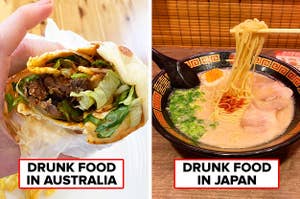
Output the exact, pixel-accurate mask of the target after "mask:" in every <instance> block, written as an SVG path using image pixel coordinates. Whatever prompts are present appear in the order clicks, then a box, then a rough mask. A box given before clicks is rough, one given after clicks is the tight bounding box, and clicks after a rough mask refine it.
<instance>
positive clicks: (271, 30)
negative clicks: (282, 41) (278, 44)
mask: <svg viewBox="0 0 300 199" xmlns="http://www.w3.org/2000/svg"><path fill="white" fill-rule="evenodd" d="M234 32H235V31H234V29H230V33H234ZM257 32H258V33H300V29H299V28H268V29H261V30H259V31H257Z"/></svg>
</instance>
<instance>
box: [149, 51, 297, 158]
mask: <svg viewBox="0 0 300 199" xmlns="http://www.w3.org/2000/svg"><path fill="white" fill-rule="evenodd" d="M235 57H236V53H235V52H233V51H224V52H209V53H203V54H196V55H194V56H191V57H188V58H185V59H183V60H180V61H179V62H180V63H185V64H187V65H188V66H189V67H191V68H192V69H193V70H194V71H195V72H196V73H197V75H198V77H199V79H200V82H201V83H200V85H199V86H197V87H195V88H191V89H177V88H174V87H172V86H171V83H170V79H169V76H168V74H167V73H166V72H165V71H164V70H162V71H161V72H160V73H159V74H158V75H157V76H156V77H155V78H154V79H153V84H152V85H153V91H152V111H153V125H154V127H155V128H156V129H157V131H158V132H159V133H160V134H162V135H163V136H164V137H165V138H167V139H168V140H169V141H171V142H172V143H173V144H174V145H175V146H178V147H180V148H183V149H186V150H188V151H193V152H196V153H199V154H207V155H217V156H254V155H260V154H266V153H269V152H274V151H277V150H278V149H281V148H283V147H285V146H287V145H289V144H291V143H293V142H295V141H296V140H298V139H299V138H300V123H299V121H300V109H299V107H300V94H299V93H300V72H299V70H297V69H296V68H294V67H293V66H291V65H289V64H287V63H285V62H282V61H280V60H278V59H275V58H272V57H268V56H264V55H260V56H257V57H256V59H255V63H254V65H255V67H253V68H252V69H251V70H250V71H247V72H245V71H241V69H238V70H237V69H236V68H234V66H232V65H233V63H234V61H233V60H235V59H236V58H235ZM239 70H240V71H239ZM246 74H247V75H246ZM243 76H245V77H243ZM243 78H244V80H243ZM235 79H236V80H235Z"/></svg>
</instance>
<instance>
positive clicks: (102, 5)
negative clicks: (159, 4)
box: [0, 0, 151, 62]
mask: <svg viewBox="0 0 300 199" xmlns="http://www.w3.org/2000/svg"><path fill="white" fill-rule="evenodd" d="M29 2H34V1H33V0H0V21H2V20H3V19H5V18H6V17H7V16H8V15H9V14H11V13H12V12H13V11H14V10H16V9H17V8H18V7H19V6H21V5H24V4H26V3H29ZM150 3H151V2H150V1H148V0H54V11H53V13H52V15H51V18H53V19H54V21H55V22H56V23H57V25H58V27H59V28H61V29H65V30H71V31H73V32H75V33H78V34H80V35H81V36H83V37H84V38H85V39H87V40H90V41H93V40H94V41H95V40H111V41H114V42H115V43H118V44H125V45H126V46H128V47H129V48H130V49H132V50H133V51H134V52H136V53H137V54H138V56H139V57H141V58H142V59H143V60H144V62H147V61H148V60H147V50H146V49H150V47H151V25H150V24H151V13H150V12H145V11H148V10H149V9H150V8H149V7H150ZM148 8H149V9H148ZM141 16H143V17H141ZM44 29H45V23H44V22H43V23H41V24H40V25H39V26H37V27H35V28H34V29H33V30H31V31H30V32H31V33H35V34H40V35H43V33H44Z"/></svg>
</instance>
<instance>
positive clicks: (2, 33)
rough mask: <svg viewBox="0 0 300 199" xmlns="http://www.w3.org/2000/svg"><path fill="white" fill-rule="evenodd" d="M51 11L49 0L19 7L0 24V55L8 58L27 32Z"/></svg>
mask: <svg viewBox="0 0 300 199" xmlns="http://www.w3.org/2000/svg"><path fill="white" fill-rule="evenodd" d="M51 11H52V1H51V0H41V1H39V2H37V3H32V4H27V5H25V6H22V7H20V8H19V9H18V10H17V11H15V12H14V13H13V14H12V15H10V16H9V17H8V18H7V19H6V20H5V21H4V22H3V23H1V24H0V46H1V49H0V53H1V54H2V56H10V55H11V54H12V53H13V52H14V50H15V49H16V48H17V46H18V45H19V43H20V42H21V41H22V39H23V37H24V36H25V34H26V32H27V30H29V29H31V28H33V27H34V26H36V25H37V24H39V23H40V22H41V21H43V20H44V19H46V18H47V17H48V16H49V15H50V13H51Z"/></svg>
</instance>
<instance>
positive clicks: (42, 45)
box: [9, 39, 63, 76]
mask: <svg viewBox="0 0 300 199" xmlns="http://www.w3.org/2000/svg"><path fill="white" fill-rule="evenodd" d="M57 49H63V46H62V45H60V44H58V43H53V42H49V41H46V40H43V39H24V40H23V41H22V42H21V43H20V45H19V46H18V47H17V49H16V50H15V51H14V52H13V54H12V55H11V67H10V70H9V76H11V75H13V74H15V73H17V72H19V71H21V70H23V69H24V68H25V67H26V62H27V60H28V58H29V57H33V56H37V55H41V54H43V53H45V52H49V51H54V50H57Z"/></svg>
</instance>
